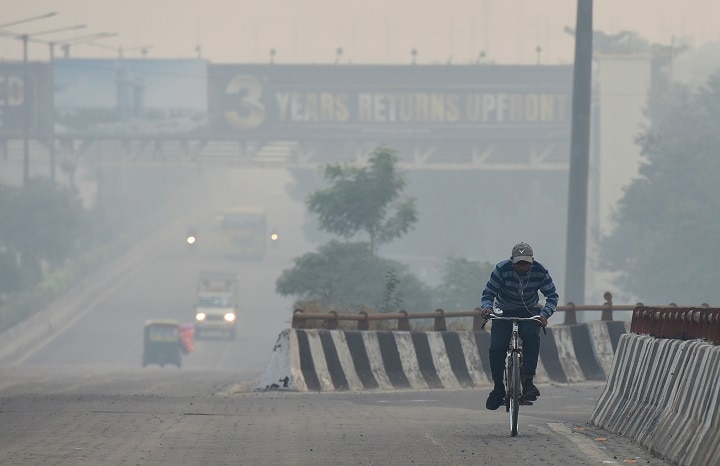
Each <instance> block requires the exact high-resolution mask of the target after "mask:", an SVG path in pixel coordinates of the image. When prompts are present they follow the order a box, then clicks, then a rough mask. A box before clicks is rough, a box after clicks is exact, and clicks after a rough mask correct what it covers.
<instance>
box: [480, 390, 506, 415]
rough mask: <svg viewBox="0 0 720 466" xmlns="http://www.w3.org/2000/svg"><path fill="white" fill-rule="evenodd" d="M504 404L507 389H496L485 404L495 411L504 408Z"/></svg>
mask: <svg viewBox="0 0 720 466" xmlns="http://www.w3.org/2000/svg"><path fill="white" fill-rule="evenodd" d="M503 403H505V389H504V388H500V389H498V388H495V389H494V390H493V391H491V392H490V396H488V399H487V401H486V402H485V407H486V408H487V409H491V410H493V411H494V410H496V409H498V408H499V407H500V406H502V404H503Z"/></svg>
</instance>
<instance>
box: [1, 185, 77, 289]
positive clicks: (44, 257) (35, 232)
mask: <svg viewBox="0 0 720 466" xmlns="http://www.w3.org/2000/svg"><path fill="white" fill-rule="evenodd" d="M3 196H4V199H3V202H2V208H0V238H2V241H3V246H5V247H6V248H7V249H8V250H10V251H14V252H15V253H17V254H18V257H19V258H20V266H21V268H22V269H23V270H24V272H25V274H26V276H28V277H30V278H29V280H30V281H37V280H39V279H40V278H41V277H42V271H41V268H40V267H41V262H42V261H45V262H47V263H49V264H56V265H57V264H60V263H62V261H64V260H65V258H67V257H68V255H69V254H70V253H71V252H72V250H73V247H74V246H75V243H76V238H77V235H78V233H79V231H80V228H81V225H82V221H83V208H82V204H81V202H80V199H79V198H78V197H77V195H76V193H75V192H74V191H72V190H70V189H68V188H63V187H60V186H58V185H57V184H55V183H53V182H51V181H49V180H43V179H36V178H33V179H30V180H28V182H27V183H26V184H25V186H23V187H20V188H5V189H4V190H3Z"/></svg>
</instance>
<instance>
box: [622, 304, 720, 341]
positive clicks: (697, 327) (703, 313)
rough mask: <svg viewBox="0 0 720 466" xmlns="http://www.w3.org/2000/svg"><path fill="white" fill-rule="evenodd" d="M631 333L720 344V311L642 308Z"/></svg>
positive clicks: (665, 307) (664, 307)
mask: <svg viewBox="0 0 720 466" xmlns="http://www.w3.org/2000/svg"><path fill="white" fill-rule="evenodd" d="M630 332H632V333H639V334H642V335H650V336H654V337H658V338H672V339H677V340H707V341H708V342H710V343H713V344H715V345H720V308H717V307H712V308H711V307H708V306H707V305H706V304H704V305H702V306H700V307H677V306H663V307H660V306H642V305H639V306H637V307H636V308H635V309H634V310H633V314H632V322H631V323H630Z"/></svg>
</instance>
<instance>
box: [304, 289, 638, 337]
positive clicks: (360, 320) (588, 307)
mask: <svg viewBox="0 0 720 466" xmlns="http://www.w3.org/2000/svg"><path fill="white" fill-rule="evenodd" d="M603 298H605V302H604V303H603V304H583V305H576V304H574V303H568V304H566V305H564V306H558V307H557V309H556V312H565V322H564V323H565V324H576V323H577V320H576V314H575V313H576V312H578V311H601V312H602V314H601V320H606V321H607V320H613V311H632V310H634V309H635V308H636V307H637V306H638V305H641V304H620V305H618V304H613V302H612V294H611V293H610V292H609V291H606V292H605V294H604V295H603ZM454 317H472V319H473V330H480V329H481V327H482V324H483V321H484V319H483V318H482V317H481V315H480V310H479V309H478V308H475V309H473V310H472V311H444V310H442V309H436V310H435V311H433V312H407V311H400V312H397V313H377V314H370V313H367V312H364V311H362V312H359V313H357V314H340V313H338V312H335V311H331V312H328V313H318V312H305V311H303V310H302V309H296V310H295V311H294V312H293V318H292V328H305V323H306V322H307V321H321V325H322V328H325V329H336V328H338V326H339V323H340V322H341V321H349V322H353V321H354V322H356V323H357V324H356V328H357V330H369V328H370V322H372V321H385V320H397V330H411V326H410V320H411V319H433V321H434V324H433V330H436V331H445V330H447V319H448V318H454Z"/></svg>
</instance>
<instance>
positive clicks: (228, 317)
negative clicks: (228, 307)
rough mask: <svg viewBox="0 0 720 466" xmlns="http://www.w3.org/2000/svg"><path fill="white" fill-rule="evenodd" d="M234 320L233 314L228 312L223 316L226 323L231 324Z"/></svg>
mask: <svg viewBox="0 0 720 466" xmlns="http://www.w3.org/2000/svg"><path fill="white" fill-rule="evenodd" d="M234 320H235V314H233V313H232V312H228V313H227V314H225V321H226V322H233V321H234Z"/></svg>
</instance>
